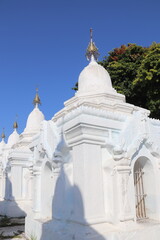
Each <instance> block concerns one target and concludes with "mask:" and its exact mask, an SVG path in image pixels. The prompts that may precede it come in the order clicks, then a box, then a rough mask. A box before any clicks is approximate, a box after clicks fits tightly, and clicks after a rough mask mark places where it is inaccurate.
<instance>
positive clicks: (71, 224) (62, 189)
mask: <svg viewBox="0 0 160 240" xmlns="http://www.w3.org/2000/svg"><path fill="white" fill-rule="evenodd" d="M87 239H90V240H105V238H104V237H103V236H101V235H100V234H99V233H98V232H97V231H95V230H94V229H93V228H92V227H90V226H89V225H88V224H87V222H86V220H85V213H84V206H83V199H82V195H81V192H80V189H79V188H78V187H77V186H75V185H74V186H71V184H70V181H69V179H68V177H67V175H66V174H65V170H64V168H63V167H62V169H61V172H60V174H59V177H58V179H57V182H56V186H55V191H54V197H53V200H52V219H51V220H50V221H48V222H45V223H43V226H42V236H41V238H40V240H87Z"/></svg>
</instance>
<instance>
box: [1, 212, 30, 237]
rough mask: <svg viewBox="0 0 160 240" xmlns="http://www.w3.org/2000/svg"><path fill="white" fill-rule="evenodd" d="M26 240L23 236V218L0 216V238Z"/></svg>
mask: <svg viewBox="0 0 160 240" xmlns="http://www.w3.org/2000/svg"><path fill="white" fill-rule="evenodd" d="M3 239H5V240H11V239H14V240H26V239H27V238H25V236H24V218H8V217H3V216H0V240H3Z"/></svg>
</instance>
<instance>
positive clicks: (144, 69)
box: [99, 43, 160, 118]
mask: <svg viewBox="0 0 160 240" xmlns="http://www.w3.org/2000/svg"><path fill="white" fill-rule="evenodd" d="M99 63H100V64H101V65H102V66H103V67H104V68H106V70H107V71H108V72H109V74H110V76H111V79H112V84H113V87H114V88H115V89H116V90H117V92H119V93H122V94H124V95H125V96H126V100H127V102H129V103H132V104H135V105H137V106H140V107H144V108H147V109H149V110H150V111H151V115H150V116H151V117H154V118H160V44H157V43H153V44H152V45H151V46H150V47H148V48H145V47H141V46H138V45H136V44H128V45H122V46H121V47H119V48H115V49H114V50H113V51H111V52H109V55H108V56H107V57H104V59H103V61H101V62H99Z"/></svg>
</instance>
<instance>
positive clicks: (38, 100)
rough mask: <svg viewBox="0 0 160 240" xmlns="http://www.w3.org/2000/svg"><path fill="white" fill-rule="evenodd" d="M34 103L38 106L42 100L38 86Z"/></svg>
mask: <svg viewBox="0 0 160 240" xmlns="http://www.w3.org/2000/svg"><path fill="white" fill-rule="evenodd" d="M33 104H34V106H35V107H37V106H38V105H39V104H41V100H40V98H39V95H38V88H36V96H35V98H34V100H33Z"/></svg>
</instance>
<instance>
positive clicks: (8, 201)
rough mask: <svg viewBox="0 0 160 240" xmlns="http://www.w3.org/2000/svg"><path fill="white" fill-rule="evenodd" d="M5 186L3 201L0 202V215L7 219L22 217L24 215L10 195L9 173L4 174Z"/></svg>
mask: <svg viewBox="0 0 160 240" xmlns="http://www.w3.org/2000/svg"><path fill="white" fill-rule="evenodd" d="M4 177H5V184H4V194H3V196H2V197H3V198H4V200H3V201H0V215H5V216H7V217H23V216H26V213H25V212H24V211H23V210H22V209H21V208H20V207H19V206H18V204H17V203H16V201H15V198H14V196H13V194H12V183H11V181H10V171H8V172H6V173H5V176H4Z"/></svg>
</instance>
